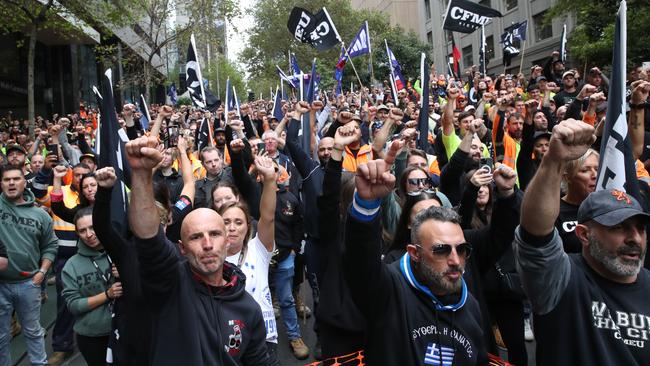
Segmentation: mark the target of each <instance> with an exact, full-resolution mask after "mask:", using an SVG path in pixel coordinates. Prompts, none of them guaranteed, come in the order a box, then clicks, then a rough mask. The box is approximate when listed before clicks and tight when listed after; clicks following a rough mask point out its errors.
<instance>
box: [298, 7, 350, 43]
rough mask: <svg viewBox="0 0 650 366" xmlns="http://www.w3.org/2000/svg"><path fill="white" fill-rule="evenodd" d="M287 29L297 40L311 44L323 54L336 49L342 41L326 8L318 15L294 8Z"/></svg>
mask: <svg viewBox="0 0 650 366" xmlns="http://www.w3.org/2000/svg"><path fill="white" fill-rule="evenodd" d="M287 29H289V32H290V33H291V34H292V35H293V37H294V38H295V39H296V40H298V41H300V42H302V43H309V44H310V45H312V46H313V47H314V48H316V49H317V50H318V51H321V52H322V51H327V50H329V49H330V48H332V47H334V46H335V45H337V44H338V43H339V42H340V39H341V37H340V36H339V34H338V32H337V31H336V27H335V26H334V23H333V22H332V19H331V18H330V16H329V13H327V9H325V8H323V9H321V10H320V11H319V12H318V13H316V14H312V13H310V12H309V11H307V10H305V9H302V8H298V7H295V8H293V10H292V11H291V15H290V16H289V21H288V22H287Z"/></svg>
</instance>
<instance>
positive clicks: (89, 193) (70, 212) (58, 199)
mask: <svg viewBox="0 0 650 366" xmlns="http://www.w3.org/2000/svg"><path fill="white" fill-rule="evenodd" d="M52 170H53V171H54V178H53V180H52V193H51V194H50V199H51V207H52V212H54V214H55V215H57V216H59V217H60V218H61V219H63V220H64V221H66V222H70V223H71V222H72V220H73V219H74V216H75V214H76V213H77V211H78V210H80V209H82V208H84V207H89V206H92V205H93V204H94V203H95V194H97V179H95V174H94V173H87V174H84V175H83V176H82V177H81V180H80V181H79V188H80V190H81V192H79V199H78V204H77V205H76V206H75V207H72V208H69V207H67V206H66V205H65V203H64V201H63V190H62V189H61V186H62V182H63V177H65V176H66V174H67V173H68V168H66V167H64V166H63V165H57V166H56V167H54V169H52Z"/></svg>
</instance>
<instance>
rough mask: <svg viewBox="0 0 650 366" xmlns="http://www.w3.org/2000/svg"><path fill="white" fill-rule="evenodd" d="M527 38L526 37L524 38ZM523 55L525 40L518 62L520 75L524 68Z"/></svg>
mask: <svg viewBox="0 0 650 366" xmlns="http://www.w3.org/2000/svg"><path fill="white" fill-rule="evenodd" d="M526 38H528V37H526ZM524 53H526V40H525V39H524V47H523V48H522V49H521V61H519V73H520V74H521V70H522V68H523V67H524Z"/></svg>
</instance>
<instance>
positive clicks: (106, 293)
mask: <svg viewBox="0 0 650 366" xmlns="http://www.w3.org/2000/svg"><path fill="white" fill-rule="evenodd" d="M104 295H106V298H107V299H109V300H112V299H111V297H110V296H108V290H104Z"/></svg>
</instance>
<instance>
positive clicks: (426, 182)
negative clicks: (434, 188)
mask: <svg viewBox="0 0 650 366" xmlns="http://www.w3.org/2000/svg"><path fill="white" fill-rule="evenodd" d="M406 181H407V182H408V183H409V184H410V185H412V186H431V180H430V179H429V178H408V179H407V180H406Z"/></svg>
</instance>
